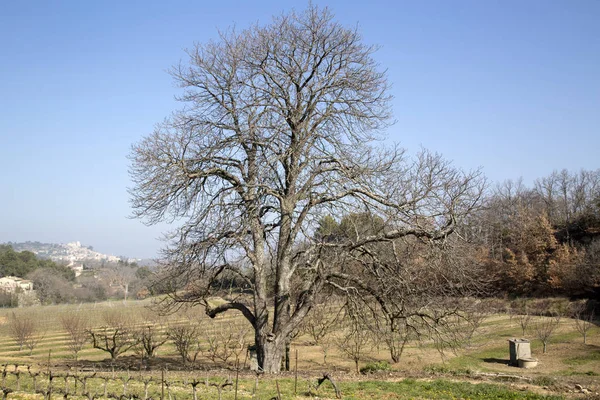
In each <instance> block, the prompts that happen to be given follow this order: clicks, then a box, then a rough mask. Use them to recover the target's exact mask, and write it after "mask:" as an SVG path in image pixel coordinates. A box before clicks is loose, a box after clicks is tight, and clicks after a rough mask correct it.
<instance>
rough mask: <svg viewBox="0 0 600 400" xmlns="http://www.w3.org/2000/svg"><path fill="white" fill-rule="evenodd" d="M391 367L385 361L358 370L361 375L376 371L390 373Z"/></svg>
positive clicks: (369, 364) (372, 363)
mask: <svg viewBox="0 0 600 400" xmlns="http://www.w3.org/2000/svg"><path fill="white" fill-rule="evenodd" d="M391 370H392V366H391V365H390V363H389V362H387V361H377V362H371V363H368V364H367V365H365V366H364V367H362V368H361V369H360V373H361V374H372V373H375V372H378V371H391Z"/></svg>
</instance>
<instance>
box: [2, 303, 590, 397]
mask: <svg viewBox="0 0 600 400" xmlns="http://www.w3.org/2000/svg"><path fill="white" fill-rule="evenodd" d="M149 305H150V303H148V302H135V301H132V302H127V303H121V302H114V303H110V302H108V303H99V304H82V305H64V306H45V307H32V308H29V309H17V310H2V311H1V313H0V367H1V368H2V385H1V387H2V390H3V391H4V392H3V393H4V396H5V398H30V397H27V396H33V395H35V396H36V397H35V398H39V399H42V398H45V399H50V398H52V399H55V398H61V397H62V398H64V399H67V398H80V399H86V398H87V399H89V400H92V399H96V398H114V399H123V398H139V399H149V398H152V399H159V398H160V399H169V400H177V399H194V400H196V399H203V398H204V399H216V398H223V399H238V398H239V399H243V398H259V399H271V398H276V399H277V398H304V397H308V398H311V397H319V398H336V397H338V396H341V397H343V398H357V399H358V398H373V396H375V397H377V396H379V395H382V393H387V394H388V396H389V397H390V398H432V397H435V398H455V397H459V398H461V397H462V398H469V396H471V398H482V396H483V395H481V394H479V395H478V394H476V393H479V392H478V391H484V392H485V393H487V394H486V395H485V396H484V397H485V398H546V397H543V396H546V395H548V394H553V393H555V392H560V393H561V394H562V395H564V394H566V393H568V392H569V390H571V388H574V387H575V384H583V386H585V387H587V388H591V389H590V390H598V389H594V388H595V386H594V385H595V380H596V379H597V376H598V375H599V374H600V350H599V349H600V346H599V345H600V342H599V341H598V335H597V328H596V327H595V326H592V327H591V329H590V330H588V331H586V333H587V338H586V341H587V343H586V344H584V343H583V338H582V336H581V334H580V333H579V332H578V331H577V329H576V328H577V326H576V324H575V320H573V319H570V318H566V317H565V318H562V319H561V320H560V322H559V323H558V325H557V327H556V330H555V331H554V332H553V336H552V337H551V338H550V339H549V340H548V343H546V344H547V353H543V352H542V351H543V343H542V342H541V341H539V340H532V351H533V353H534V355H535V356H536V357H537V358H538V359H539V360H540V365H539V366H538V368H536V369H534V370H520V369H516V368H514V367H510V366H508V365H506V364H507V362H508V348H507V342H506V340H507V339H509V338H511V337H520V336H522V333H523V332H525V334H526V335H529V336H530V337H531V336H535V332H534V331H535V329H536V327H539V324H540V322H541V321H545V320H543V319H541V317H537V316H528V321H527V323H529V326H525V328H523V324H525V318H524V317H523V316H511V315H506V314H498V313H496V314H492V315H487V316H485V318H481V321H479V324H478V326H477V329H476V330H475V331H474V332H473V334H472V337H471V338H470V340H469V342H468V343H465V344H464V345H463V346H462V347H461V348H460V349H453V350H452V351H447V352H444V353H440V352H439V351H438V349H436V346H435V343H434V342H431V341H416V340H409V341H407V342H406V343H405V348H404V349H403V354H402V358H401V361H400V362H399V363H397V364H389V363H388V362H387V360H388V359H389V353H388V352H387V351H386V349H385V346H384V344H383V343H378V342H375V341H374V339H373V338H372V337H370V338H368V340H366V341H365V343H364V345H363V346H362V347H361V348H360V349H359V354H358V356H357V354H355V353H354V354H351V353H348V351H347V347H344V346H343V343H340V341H341V340H346V341H347V340H348V338H347V337H346V336H344V332H343V328H342V327H343V324H342V323H341V322H340V321H338V320H336V319H335V318H336V313H335V312H334V310H333V309H331V310H329V311H328V312H327V313H325V315H326V316H329V317H330V318H331V319H330V322H333V324H331V326H327V327H326V324H325V323H324V321H322V320H316V321H314V320H313V321H311V322H312V324H313V325H310V324H309V326H307V327H305V328H304V329H303V330H302V331H301V332H299V333H298V335H297V336H296V337H295V339H294V341H293V342H292V344H291V348H290V365H289V367H290V368H289V369H290V371H289V372H284V373H282V374H280V375H279V376H277V378H273V377H271V376H266V375H262V374H259V373H255V372H253V371H250V366H251V363H252V360H251V357H250V354H249V352H248V351H247V349H248V347H249V346H251V345H252V340H253V337H252V331H251V330H250V329H249V327H248V326H247V324H246V323H245V321H244V320H243V319H242V318H241V317H238V316H236V314H227V315H226V316H218V317H217V318H215V319H210V318H208V317H207V316H206V315H204V313H203V311H202V309H201V308H192V309H187V310H180V311H178V312H176V313H174V314H171V315H168V316H160V315H158V314H157V313H156V312H155V311H153V310H152V309H150V308H149V307H148V306H149ZM323 315H324V314H321V316H323ZM77 317H81V318H79V319H78V318H77ZM538 320H539V321H538ZM79 322H81V324H80V325H78V323H79ZM536 324H537V325H536ZM21 325H22V326H21ZM15 326H20V327H21V330H23V329H25V328H27V326H29V329H30V330H31V332H30V333H29V336H27V335H26V336H27V337H20V338H19V336H18V335H17V333H18V332H16V331H15V329H16V328H15ZM319 327H320V328H321V331H319V332H321V333H322V334H323V335H322V336H318V332H317V331H318V329H317V328H319ZM25 330H26V329H25ZM323 330H326V332H324V333H323ZM118 332H122V335H119V334H118ZM92 334H94V335H95V337H96V343H95V344H96V346H95V347H96V348H95V347H94V346H93V345H94V342H93V335H92ZM21 336H23V335H21ZM315 339H316V340H315ZM532 339H533V337H532ZM113 342H114V343H113ZM113 344H116V347H118V349H116V350H115V349H114V346H113ZM119 346H120V347H119ZM109 350H113V352H112V353H111V352H110V351H109ZM353 356H354V357H353ZM357 359H358V362H356V365H357V366H358V365H360V367H361V368H360V369H361V371H362V372H363V374H357V373H356V371H355V368H354V367H355V361H356V360H357ZM368 372H373V373H374V374H366V373H368ZM365 374H366V375H365ZM324 376H327V377H328V378H329V379H323V377H324ZM432 377H433V378H442V379H443V378H453V379H457V378H460V379H461V380H463V381H473V380H475V381H477V382H480V381H482V380H483V381H490V380H501V381H503V382H505V381H506V380H507V379H508V380H509V381H511V382H512V385H517V386H518V385H526V386H525V387H526V388H527V390H528V391H522V390H520V391H519V390H517V387H503V386H498V385H497V384H494V385H490V384H481V383H477V384H472V383H469V382H449V381H444V380H434V381H431V378H432ZM424 378H425V380H423V379H424ZM319 382H321V383H319ZM543 388H546V389H543ZM531 390H534V391H537V392H540V391H541V392H543V395H542V394H539V397H538V394H534V393H532V392H530V391H531ZM586 390H588V389H586ZM338 391H339V392H338ZM590 393H591V392H590ZM453 396H454V397H453ZM511 396H512V397H511ZM514 396H517V397H514ZM519 396H523V397H519ZM526 396H530V397H526ZM550 398H554V397H550Z"/></svg>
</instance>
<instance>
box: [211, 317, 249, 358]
mask: <svg viewBox="0 0 600 400" xmlns="http://www.w3.org/2000/svg"><path fill="white" fill-rule="evenodd" d="M213 325H214V326H212V327H211V328H210V329H206V330H205V339H206V349H205V352H206V353H207V356H208V358H210V359H211V360H212V362H214V363H216V362H217V361H222V362H224V363H227V362H228V361H229V359H230V358H231V357H234V356H235V358H236V359H238V360H239V358H240V357H241V355H242V354H243V353H244V351H246V350H247V342H246V336H247V334H248V329H249V328H250V327H249V326H248V324H247V323H243V322H239V321H226V322H225V321H220V322H218V323H217V324H213Z"/></svg>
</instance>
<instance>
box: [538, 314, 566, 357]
mask: <svg viewBox="0 0 600 400" xmlns="http://www.w3.org/2000/svg"><path fill="white" fill-rule="evenodd" d="M559 323H560V315H555V316H552V317H538V319H537V320H536V321H535V323H534V324H533V330H534V332H535V335H536V337H537V338H538V339H539V340H541V342H542V344H543V345H544V350H543V352H544V353H546V348H547V346H548V342H549V341H550V338H551V337H552V335H553V334H554V332H555V331H556V328H558V325H559Z"/></svg>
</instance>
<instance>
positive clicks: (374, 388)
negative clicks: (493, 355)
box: [6, 373, 563, 400]
mask: <svg viewBox="0 0 600 400" xmlns="http://www.w3.org/2000/svg"><path fill="white" fill-rule="evenodd" d="M119 378H122V377H121V376H119V375H118V374H117V376H116V379H109V380H108V383H107V388H106V392H107V393H108V394H109V397H111V396H115V397H116V396H119V395H122V394H123V384H122V381H120V380H119ZM193 379H194V377H193V376H192V375H187V376H183V375H181V374H178V373H174V374H169V375H168V376H167V380H168V382H169V385H168V387H165V388H164V391H165V397H166V398H176V399H180V400H188V399H192V387H191V382H192V380H193ZM195 379H197V380H199V381H201V383H200V384H199V385H198V386H197V395H198V398H199V399H216V398H217V396H218V389H217V388H216V387H215V386H213V385H220V384H222V383H224V382H225V378H224V377H223V378H219V377H211V378H210V379H208V383H209V385H208V386H206V384H205V379H206V378H205V377H202V376H196V377H195ZM157 380H159V378H158V377H156V380H155V381H154V382H152V383H151V384H150V385H149V386H148V396H150V397H152V398H154V399H157V398H160V396H161V391H162V390H163V388H161V386H160V384H159V383H158V382H157ZM104 382H105V381H104V379H102V378H90V379H88V382H87V389H88V390H89V392H90V393H92V394H94V393H96V394H98V395H100V396H103V393H104ZM231 382H232V385H230V386H227V387H226V388H224V389H223V399H234V398H235V397H236V390H235V380H232V381H231ZM186 383H187V384H186ZM6 384H7V386H8V387H15V385H16V382H15V378H14V376H13V377H9V378H8V379H7V382H6ZM337 384H338V387H339V388H340V391H341V392H342V396H343V398H344V399H348V400H350V399H355V400H359V399H433V398H435V399H498V400H500V399H530V400H537V399H563V397H562V396H556V395H543V394H536V393H532V392H527V391H522V390H515V389H513V388H507V387H504V386H501V385H496V384H488V383H478V384H474V383H469V382H453V381H449V380H443V379H440V380H434V381H422V380H415V379H404V380H399V381H393V382H390V381H381V380H378V381H374V380H369V381H341V382H338V383H337ZM47 385H48V384H47V382H46V381H43V380H42V379H39V380H38V388H39V389H42V390H45V389H46V388H47ZM20 386H21V389H22V390H21V391H18V392H14V393H12V394H11V395H10V397H11V398H13V399H32V398H36V399H40V400H42V394H31V393H32V392H33V383H32V381H31V379H30V378H28V377H25V376H22V377H21V382H20ZM294 386H295V385H294V380H293V379H290V378H281V379H278V380H277V383H276V384H274V382H273V380H272V379H264V378H262V379H260V381H259V382H258V385H256V380H255V379H251V378H248V377H244V378H241V379H240V380H239V382H238V386H237V398H238V399H252V398H258V399H270V398H273V397H276V396H277V395H278V391H279V393H280V394H281V397H282V398H285V399H306V398H317V397H318V398H320V399H334V398H335V391H334V390H333V388H332V386H331V385H328V384H323V385H322V386H321V387H319V388H318V389H317V388H316V379H301V380H300V381H298V385H297V390H296V391H294ZM65 388H68V391H69V398H72V399H85V397H84V396H83V395H82V394H81V390H82V387H81V384H79V386H78V391H77V392H75V386H74V380H73V379H70V380H69V381H67V383H66V384H65V381H64V379H61V378H60V377H57V378H55V379H54V380H53V393H54V396H53V399H60V398H62V397H63V393H64V392H65ZM255 388H256V392H255ZM144 392H145V389H144V385H143V383H142V382H141V381H139V380H132V381H130V382H129V384H128V389H127V394H128V395H135V396H137V397H139V398H143V397H144V395H145V393H144Z"/></svg>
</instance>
